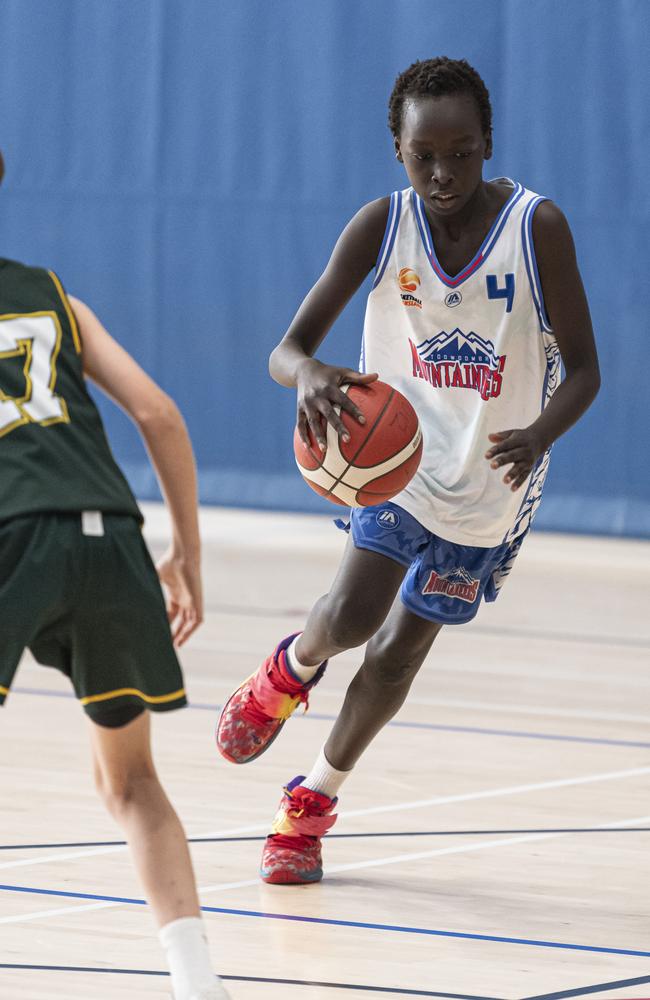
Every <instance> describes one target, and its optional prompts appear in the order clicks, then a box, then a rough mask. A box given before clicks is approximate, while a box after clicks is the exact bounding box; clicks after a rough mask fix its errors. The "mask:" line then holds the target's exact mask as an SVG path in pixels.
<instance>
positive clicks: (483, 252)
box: [411, 177, 524, 288]
mask: <svg viewBox="0 0 650 1000" xmlns="http://www.w3.org/2000/svg"><path fill="white" fill-rule="evenodd" d="M494 180H495V181H497V180H498V181H500V180H504V181H509V183H510V184H512V185H513V191H512V194H511V195H510V197H509V198H508V200H507V201H505V202H504V204H503V205H502V206H501V208H500V210H499V214H498V215H497V217H496V219H495V220H494V222H493V223H492V225H491V226H490V229H489V230H488V232H487V234H486V236H485V239H484V240H483V242H482V243H481V245H480V247H479V248H478V250H477V251H476V253H475V254H474V256H473V257H472V259H471V260H470V262H469V263H468V264H466V265H465V267H463V268H461V270H460V271H459V272H458V273H457V274H454V275H451V274H447V272H446V271H445V269H444V268H443V267H442V265H441V263H440V261H439V260H438V258H437V256H436V248H435V246H434V243H433V237H432V235H431V228H430V226H429V220H428V219H427V215H426V212H425V210H424V202H423V200H422V198H420V196H419V195H417V194H416V193H415V191H414V190H413V188H411V202H412V205H413V210H414V212H415V218H416V220H417V224H418V229H419V231H420V238H421V239H422V245H423V246H424V249H425V252H426V255H427V257H428V258H429V263H430V264H431V267H432V269H433V271H434V273H435V274H436V275H437V277H438V278H439V279H440V280H441V281H442V282H443V284H445V285H447V287H448V288H457V287H458V285H461V284H462V283H463V282H464V281H466V280H467V278H469V277H471V275H472V274H474V272H475V271H477V270H478V269H479V267H480V266H481V264H482V263H483V262H484V261H485V260H487V258H488V256H489V254H490V252H491V250H492V248H493V246H494V244H495V243H496V241H497V240H498V238H499V236H500V235H501V232H502V230H503V227H504V226H505V224H506V222H507V221H508V216H509V215H510V213H511V211H512V209H513V208H514V206H515V204H516V202H517V201H519V199H520V198H521V196H522V195H523V193H524V188H523V186H522V185H521V184H519V183H518V182H516V181H513V180H511V179H510V178H509V177H495V178H494Z"/></svg>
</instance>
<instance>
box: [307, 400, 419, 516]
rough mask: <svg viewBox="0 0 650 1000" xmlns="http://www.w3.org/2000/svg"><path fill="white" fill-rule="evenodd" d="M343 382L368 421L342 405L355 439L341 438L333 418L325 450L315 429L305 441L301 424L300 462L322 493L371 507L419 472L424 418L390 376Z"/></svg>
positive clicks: (344, 503)
mask: <svg viewBox="0 0 650 1000" xmlns="http://www.w3.org/2000/svg"><path fill="white" fill-rule="evenodd" d="M341 388H342V391H343V392H347V394H348V396H349V397H350V399H351V400H353V402H354V403H355V405H356V406H358V408H359V409H360V410H361V412H362V413H363V415H364V417H365V418H366V422H365V424H360V423H359V422H358V421H357V420H356V419H355V418H354V417H353V416H352V415H351V414H349V413H346V411H345V410H343V411H341V420H342V421H343V424H344V425H345V428H346V430H347V431H348V433H349V435H350V440H349V441H342V440H340V438H339V436H338V434H337V433H336V431H335V430H334V428H333V427H332V426H331V424H328V425H327V445H326V448H325V451H324V452H322V451H321V449H320V448H319V446H318V444H317V443H316V441H315V440H314V439H313V437H312V435H311V432H310V434H309V446H308V447H307V446H306V445H305V444H303V442H302V441H301V439H300V436H299V434H298V429H297V428H296V430H295V432H294V436H293V450H294V453H295V456H296V463H297V465H298V468H299V469H300V472H301V473H302V475H303V478H304V479H305V482H306V483H308V484H309V486H311V488H312V489H313V490H315V491H316V493H319V494H320V495H321V496H323V497H326V498H327V499H328V500H331V501H332V502H333V503H338V504H341V506H344V507H371V506H373V505H375V504H380V503H383V502H384V501H385V500H390V498H391V497H394V496H395V495H396V494H397V493H399V492H400V491H401V490H403V489H404V487H405V486H406V484H407V483H408V482H409V480H410V479H411V478H412V477H413V476H414V474H415V471H416V469H417V467H418V465H419V464H420V459H421V457H422V431H421V430H420V423H419V421H418V417H417V414H416V412H415V410H414V409H413V407H412V406H411V404H410V403H409V401H408V399H407V398H406V397H405V396H403V395H402V393H401V392H398V391H397V389H393V387H392V386H391V385H388V384H387V383H386V382H371V383H370V384H369V385H344V386H341ZM336 410H337V412H338V411H339V408H338V407H336Z"/></svg>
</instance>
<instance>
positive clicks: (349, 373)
mask: <svg viewBox="0 0 650 1000" xmlns="http://www.w3.org/2000/svg"><path fill="white" fill-rule="evenodd" d="M378 377H379V376H378V375H377V373H376V372H373V373H372V374H366V375H363V374H361V372H355V371H354V369H352V368H336V367H335V366H333V365H325V364H323V363H322V361H317V360H316V359H315V358H308V359H307V361H305V362H303V363H302V364H301V365H300V368H299V370H298V374H297V377H296V389H297V391H298V413H297V418H296V424H297V426H298V434H299V435H300V437H301V439H302V441H303V442H304V444H306V445H307V446H308V445H309V435H308V431H307V428H309V429H310V430H311V432H312V434H313V436H314V438H315V439H316V441H317V443H318V446H319V448H320V449H321V451H325V446H326V436H325V427H326V424H328V423H329V424H331V425H332V427H333V428H334V430H335V431H336V432H337V433H338V434H339V436H340V437H341V438H342V439H343V440H344V441H349V440H350V435H349V434H348V432H347V431H346V429H345V425H344V424H343V421H342V420H341V418H340V416H339V415H338V414H337V413H336V411H335V410H334V407H335V406H340V407H341V409H342V410H346V411H347V412H348V413H350V414H352V416H353V417H354V418H355V419H356V420H358V421H359V423H360V424H365V422H366V418H365V417H364V415H363V413H362V412H361V410H359V408H358V407H356V406H355V405H354V403H353V402H352V400H351V399H348V397H347V395H346V394H345V393H344V392H341V386H342V385H343V384H344V383H346V382H352V383H354V384H355V385H368V384H369V383H370V382H374V381H376V379H377V378H378Z"/></svg>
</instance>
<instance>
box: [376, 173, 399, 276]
mask: <svg viewBox="0 0 650 1000" xmlns="http://www.w3.org/2000/svg"><path fill="white" fill-rule="evenodd" d="M401 211H402V192H401V191H393V193H392V194H391V196H390V208H389V210H388V221H387V222H386V229H385V231H384V239H383V241H382V244H381V249H380V251H379V256H378V258H377V264H376V277H375V280H374V281H373V284H372V287H373V290H374V289H375V288H376V287H377V285H378V284H379V282H380V281H381V279H382V278H383V276H384V271H385V270H386V266H387V264H388V261H389V260H390V255H391V253H392V252H393V247H394V245H395V237H396V236H397V227H398V226H399V220H400V215H401Z"/></svg>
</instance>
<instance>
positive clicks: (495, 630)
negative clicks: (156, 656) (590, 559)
mask: <svg viewBox="0 0 650 1000" xmlns="http://www.w3.org/2000/svg"><path fill="white" fill-rule="evenodd" d="M206 610H207V611H216V612H217V613H218V614H228V615H238V616H240V617H243V618H251V617H255V618H259V617H266V618H306V617H307V615H308V614H309V611H310V609H309V608H264V607H252V606H250V605H247V604H222V603H218V604H212V605H208V607H207V609H206ZM469 631H470V632H472V633H476V634H477V635H497V636H500V637H507V638H513V639H519V638H522V639H547V640H555V641H557V640H560V641H561V642H579V643H580V645H584V643H586V642H588V643H592V644H594V645H598V646H626V647H630V648H631V649H650V638H649V639H646V638H645V637H643V636H633V637H632V638H630V637H628V636H620V637H619V636H616V635H607V634H602V635H601V634H598V633H596V632H591V633H589V632H587V633H582V632H563V631H561V630H559V629H536V628H526V627H523V628H522V627H513V626H507V625H505V626H504V625H478V624H475V623H474V622H472V623H471V625H470V626H469Z"/></svg>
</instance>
